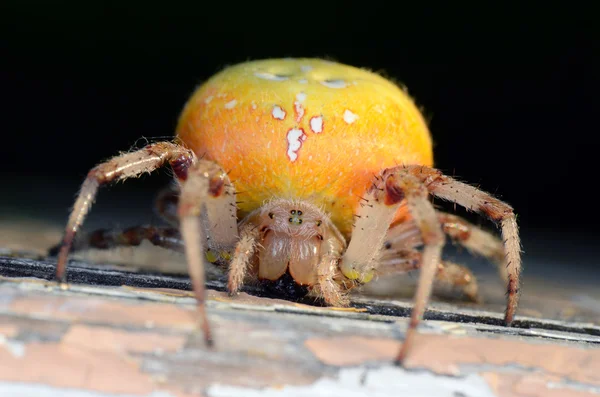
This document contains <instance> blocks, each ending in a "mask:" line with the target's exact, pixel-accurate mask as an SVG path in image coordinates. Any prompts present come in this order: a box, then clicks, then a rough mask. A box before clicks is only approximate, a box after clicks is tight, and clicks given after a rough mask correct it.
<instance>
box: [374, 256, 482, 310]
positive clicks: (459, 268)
mask: <svg viewBox="0 0 600 397" xmlns="http://www.w3.org/2000/svg"><path fill="white" fill-rule="evenodd" d="M421 261H422V260H421V253H420V252H419V251H417V250H408V251H402V252H398V251H394V252H392V253H389V252H388V251H385V253H384V254H383V255H382V257H381V260H380V262H379V265H378V267H377V275H378V276H390V275H395V274H402V273H408V272H410V271H413V270H417V269H419V268H420V267H421ZM434 285H435V286H451V287H455V288H456V287H458V288H459V289H460V291H461V292H462V294H464V295H465V296H466V297H467V298H468V299H469V300H470V301H472V302H480V299H479V287H478V284H477V279H476V278H475V275H474V274H473V272H471V270H470V269H469V268H467V267H466V266H463V265H459V264H457V263H454V262H450V261H441V262H440V263H438V267H437V271H436V273H435V279H434Z"/></svg>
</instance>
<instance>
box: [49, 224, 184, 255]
mask: <svg viewBox="0 0 600 397" xmlns="http://www.w3.org/2000/svg"><path fill="white" fill-rule="evenodd" d="M143 240H148V241H149V242H151V243H152V244H153V245H156V246H157V247H161V248H165V249H169V250H172V251H178V252H183V251H184V249H185V248H184V245H183V240H182V239H181V234H180V233H179V229H175V228H172V227H157V226H133V227H129V228H127V229H98V230H95V231H93V232H91V233H89V234H86V235H84V236H80V237H78V238H77V239H76V240H75V241H74V242H73V244H72V245H71V251H70V252H71V253H73V252H77V251H83V250H86V249H90V248H95V249H112V248H117V247H136V246H138V245H140V244H141V243H142V241H143ZM60 248H61V245H57V246H55V247H53V248H51V249H50V251H49V255H56V254H57V253H58V251H59V250H60Z"/></svg>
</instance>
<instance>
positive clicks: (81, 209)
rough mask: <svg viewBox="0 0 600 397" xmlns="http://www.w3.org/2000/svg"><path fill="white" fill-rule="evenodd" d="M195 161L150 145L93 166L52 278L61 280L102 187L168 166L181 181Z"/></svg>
mask: <svg viewBox="0 0 600 397" xmlns="http://www.w3.org/2000/svg"><path fill="white" fill-rule="evenodd" d="M195 161H196V156H195V155H194V153H193V152H192V151H191V150H189V149H186V148H184V147H183V146H180V145H176V144H174V143H170V142H160V143H156V144H151V145H148V146H146V147H144V148H143V149H140V150H137V151H135V152H131V153H124V154H121V155H119V156H116V157H113V158H112V159H110V160H108V161H107V162H105V163H101V164H99V165H97V166H96V167H94V168H93V169H92V170H91V171H90V172H89V173H88V175H87V177H86V179H85V181H84V182H83V185H82V186H81V190H80V192H79V195H78V197H77V199H76V201H75V204H74V206H73V210H72V211H71V215H70V216H69V220H68V221H67V227H66V229H65V234H64V237H63V240H62V243H61V247H60V250H59V253H58V260H57V265H56V278H57V279H58V280H60V281H61V282H64V281H65V271H66V267H67V259H68V255H69V252H70V251H71V246H72V244H73V241H74V239H75V235H76V233H77V231H78V229H79V227H80V226H81V224H82V223H83V221H84V219H85V217H86V215H87V213H88V212H89V210H90V207H91V206H92V203H93V202H94V199H95V198H96V194H97V192H98V188H99V187H100V186H102V185H105V184H108V183H111V182H114V181H119V180H124V179H127V178H135V177H138V176H140V175H142V174H144V173H147V172H148V173H149V172H152V171H154V170H156V169H158V168H160V167H162V166H163V165H165V164H166V163H169V164H170V165H171V167H172V168H173V170H174V171H175V173H176V174H177V175H178V176H179V177H180V178H185V176H186V174H187V168H188V167H189V166H190V165H191V164H192V163H194V162H195Z"/></svg>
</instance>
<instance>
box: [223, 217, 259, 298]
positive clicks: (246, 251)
mask: <svg viewBox="0 0 600 397" xmlns="http://www.w3.org/2000/svg"><path fill="white" fill-rule="evenodd" d="M259 237H260V231H259V230H258V227H256V226H254V225H252V224H246V225H244V226H243V227H242V230H241V231H240V240H239V241H238V243H237V244H236V246H235V252H234V253H233V259H232V260H231V263H230V264H229V276H228V277H229V280H228V283H227V289H228V290H229V295H235V294H237V293H238V291H239V290H240V288H241V286H242V285H243V284H244V279H245V278H246V275H247V274H248V269H249V268H250V266H251V265H252V258H253V257H254V255H255V254H256V250H257V245H258V240H259Z"/></svg>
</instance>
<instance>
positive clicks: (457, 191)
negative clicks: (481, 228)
mask: <svg viewBox="0 0 600 397" xmlns="http://www.w3.org/2000/svg"><path fill="white" fill-rule="evenodd" d="M388 172H389V171H388ZM395 172H398V173H400V174H406V175H412V176H413V177H415V178H418V179H419V180H420V181H421V182H422V183H424V184H425V186H427V190H428V191H429V192H430V193H431V194H432V195H433V196H435V197H439V198H441V199H443V200H448V201H452V202H455V203H457V204H459V205H461V206H463V207H464V208H466V209H467V210H469V211H475V212H478V213H480V214H482V215H484V216H486V217H487V218H488V219H490V220H491V221H493V222H496V223H498V224H499V226H500V228H501V230H502V239H503V244H504V256H505V259H504V261H505V262H504V263H505V264H506V271H507V273H508V276H507V278H508V282H507V284H508V285H507V302H506V312H505V315H504V322H505V323H506V325H507V326H510V324H511V323H512V321H513V319H514V316H515V312H516V310H517V306H518V303H519V286H520V277H521V242H520V238H519V232H518V226H517V218H516V215H515V213H514V211H513V209H512V207H511V206H510V205H508V204H506V203H504V202H502V201H500V200H498V199H496V198H495V197H493V196H492V195H491V194H489V193H487V192H484V191H481V190H479V189H477V188H476V187H473V186H471V185H468V184H466V183H463V182H459V181H457V180H455V179H453V178H451V177H449V176H446V175H444V174H442V172H440V171H439V170H436V169H433V168H429V167H422V166H409V167H399V168H398V169H396V170H395Z"/></svg>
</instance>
